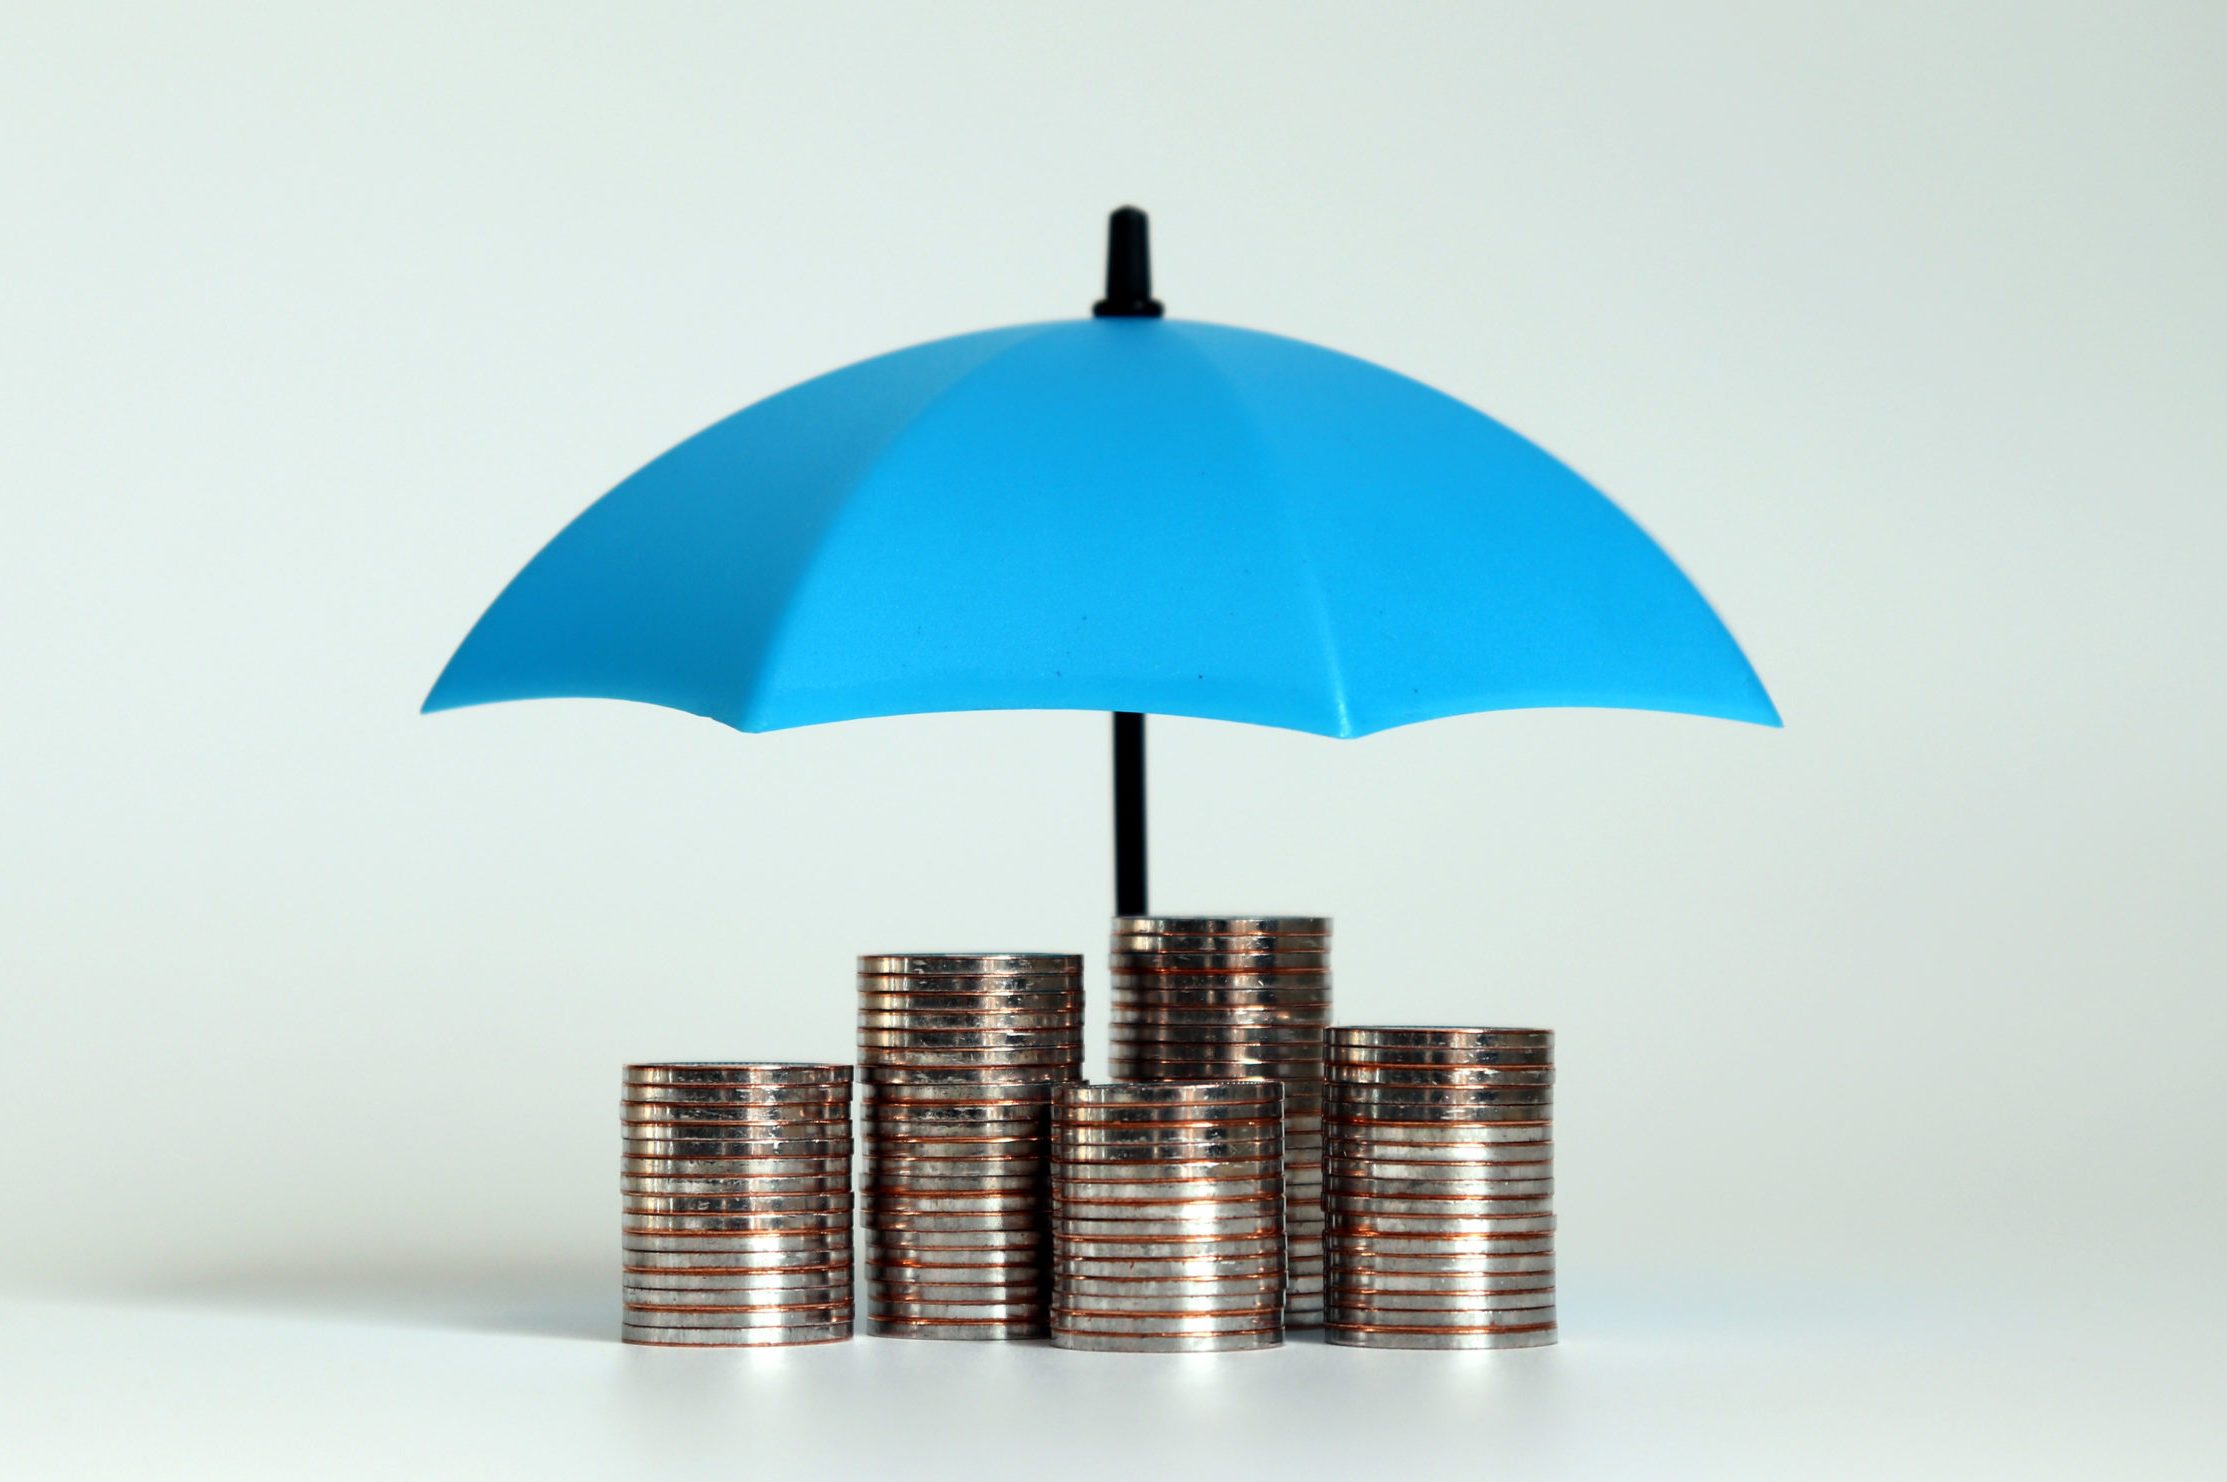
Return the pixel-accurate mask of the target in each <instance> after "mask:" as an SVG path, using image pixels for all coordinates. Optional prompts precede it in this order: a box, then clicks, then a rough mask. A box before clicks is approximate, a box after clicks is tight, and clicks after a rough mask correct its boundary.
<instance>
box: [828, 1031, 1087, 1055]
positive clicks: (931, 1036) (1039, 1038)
mask: <svg viewBox="0 0 2227 1482" xmlns="http://www.w3.org/2000/svg"><path fill="white" fill-rule="evenodd" d="M1081 1039H1082V1030H1081V1028H1080V1026H1066V1027H1062V1028H1058V1029H872V1028H868V1027H866V1026H864V1025H861V1026H860V1027H859V1030H858V1043H859V1047H860V1048H861V1049H876V1050H881V1049H899V1050H904V1049H927V1050H980V1051H992V1050H996V1051H1007V1050H1067V1049H1072V1048H1074V1047H1075V1045H1076V1044H1077V1043H1078V1042H1079V1041H1080V1040H1081Z"/></svg>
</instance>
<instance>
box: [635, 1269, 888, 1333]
mask: <svg viewBox="0 0 2227 1482" xmlns="http://www.w3.org/2000/svg"><path fill="white" fill-rule="evenodd" d="M621 1295H622V1297H623V1298H624V1300H625V1304H626V1311H627V1313H628V1314H629V1316H630V1318H631V1319H632V1320H634V1321H637V1322H653V1321H661V1320H669V1321H673V1322H679V1323H682V1324H683V1325H684V1326H685V1325H687V1323H686V1319H685V1318H684V1317H682V1316H680V1314H684V1313H691V1312H707V1313H714V1314H717V1313H726V1312H795V1311H797V1310H799V1309H801V1308H806V1307H832V1306H848V1305H850V1302H851V1300H852V1299H851V1275H850V1272H849V1271H847V1270H846V1271H844V1272H843V1273H842V1274H840V1275H837V1276H823V1277H822V1278H821V1279H820V1280H818V1281H816V1282H814V1283H813V1284H812V1285H810V1286H786V1287H767V1286H760V1287H749V1288H739V1287H723V1288H719V1289H716V1290H707V1289H704V1288H700V1287H690V1288H685V1289H674V1288H670V1287H644V1286H641V1285H638V1284H637V1283H634V1282H628V1283H626V1284H625V1287H624V1290H623V1291H622V1293H621ZM642 1314H648V1315H647V1316H644V1315H642Z"/></svg>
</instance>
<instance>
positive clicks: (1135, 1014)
mask: <svg viewBox="0 0 2227 1482" xmlns="http://www.w3.org/2000/svg"><path fill="white" fill-rule="evenodd" d="M1106 1021H1107V1023H1109V1024H1111V1025H1112V1026H1113V1027H1114V1028H1115V1029H1117V1030H1119V1031H1121V1032H1123V1033H1125V1034H1132V1035H1154V1034H1157V1035H1201V1034H1203V1035H1208V1036H1215V1037H1219V1036H1222V1035H1229V1034H1237V1035H1244V1036H1248V1037H1256V1038H1257V1037H1260V1036H1263V1035H1266V1036H1270V1037H1273V1036H1275V1035H1277V1034H1286V1035H1291V1036H1309V1035H1311V1036H1313V1037H1314V1042H1315V1043H1317V1044H1320V1043H1322V1042H1323V1036H1324V1035H1325V1034H1326V1033H1327V1030H1326V1028H1325V1020H1324V1014H1323V1009H1322V1008H1321V1006H1315V1007H1293V1008H1286V1007H1282V1006H1278V1007H1272V1008H1236V1007H1224V1008H1213V1007H1206V1008H1194V1007H1189V1006H1185V1007H1181V1008H1162V1007H1155V1006H1148V1005H1142V1004H1116V1005H1114V1007H1113V1009H1112V1010H1111V1011H1110V1012H1109V1013H1108V1014H1107V1015H1106Z"/></svg>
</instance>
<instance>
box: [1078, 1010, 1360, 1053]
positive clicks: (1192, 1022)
mask: <svg viewBox="0 0 2227 1482" xmlns="http://www.w3.org/2000/svg"><path fill="white" fill-rule="evenodd" d="M1198 1018H1199V1016H1198V1015H1197V1014H1196V1013H1195V1012H1194V1013H1193V1014H1192V1015H1191V1016H1189V1018H1188V1019H1186V1020H1177V1019H1174V1018H1172V1017H1169V1016H1167V1015H1166V1014H1150V1013H1145V1014H1137V1013H1131V1014H1128V1015H1123V1014H1116V1015H1114V1016H1113V1021H1112V1024H1111V1033H1112V1035H1113V1037H1114V1038H1115V1039H1116V1040H1118V1041H1120V1042H1122V1043H1124V1044H1136V1045H1144V1046H1148V1047H1149V1046H1153V1045H1166V1046H1172V1047H1177V1048H1184V1047H1190V1046H1205V1047H1207V1048H1210V1049H1211V1048H1215V1047H1219V1046H1223V1045H1233V1046H1237V1047H1239V1048H1248V1049H1249V1048H1256V1047H1259V1048H1279V1047H1293V1048H1298V1049H1302V1050H1304V1051H1306V1052H1307V1053H1308V1054H1310V1055H1315V1056H1320V1055H1321V1054H1322V1053H1323V1046H1322V1034H1323V1026H1322V1025H1320V1024H1315V1023H1309V1022H1308V1021H1306V1020H1304V1019H1297V1018H1293V1017H1291V1016H1289V1015H1288V1014H1287V1015H1286V1016H1284V1017H1282V1018H1279V1019H1275V1020H1261V1021H1243V1022H1238V1021H1233V1020H1230V1019H1228V1018H1226V1017H1223V1018H1220V1019H1219V1021H1218V1022H1203V1023H1202V1022H1196V1021H1197V1020H1198Z"/></svg>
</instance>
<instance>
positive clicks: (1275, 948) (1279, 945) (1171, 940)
mask: <svg viewBox="0 0 2227 1482" xmlns="http://www.w3.org/2000/svg"><path fill="white" fill-rule="evenodd" d="M1106 945H1107V946H1108V948H1109V949H1111V950H1112V951H1115V952H1163V951H1164V952H1327V951H1329V950H1330V934H1329V933H1328V932H1322V931H1317V932H1306V931H1255V932H1153V931H1140V932H1123V931H1116V932H1114V933H1113V935H1112V936H1111V937H1109V938H1107V942H1106Z"/></svg>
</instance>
